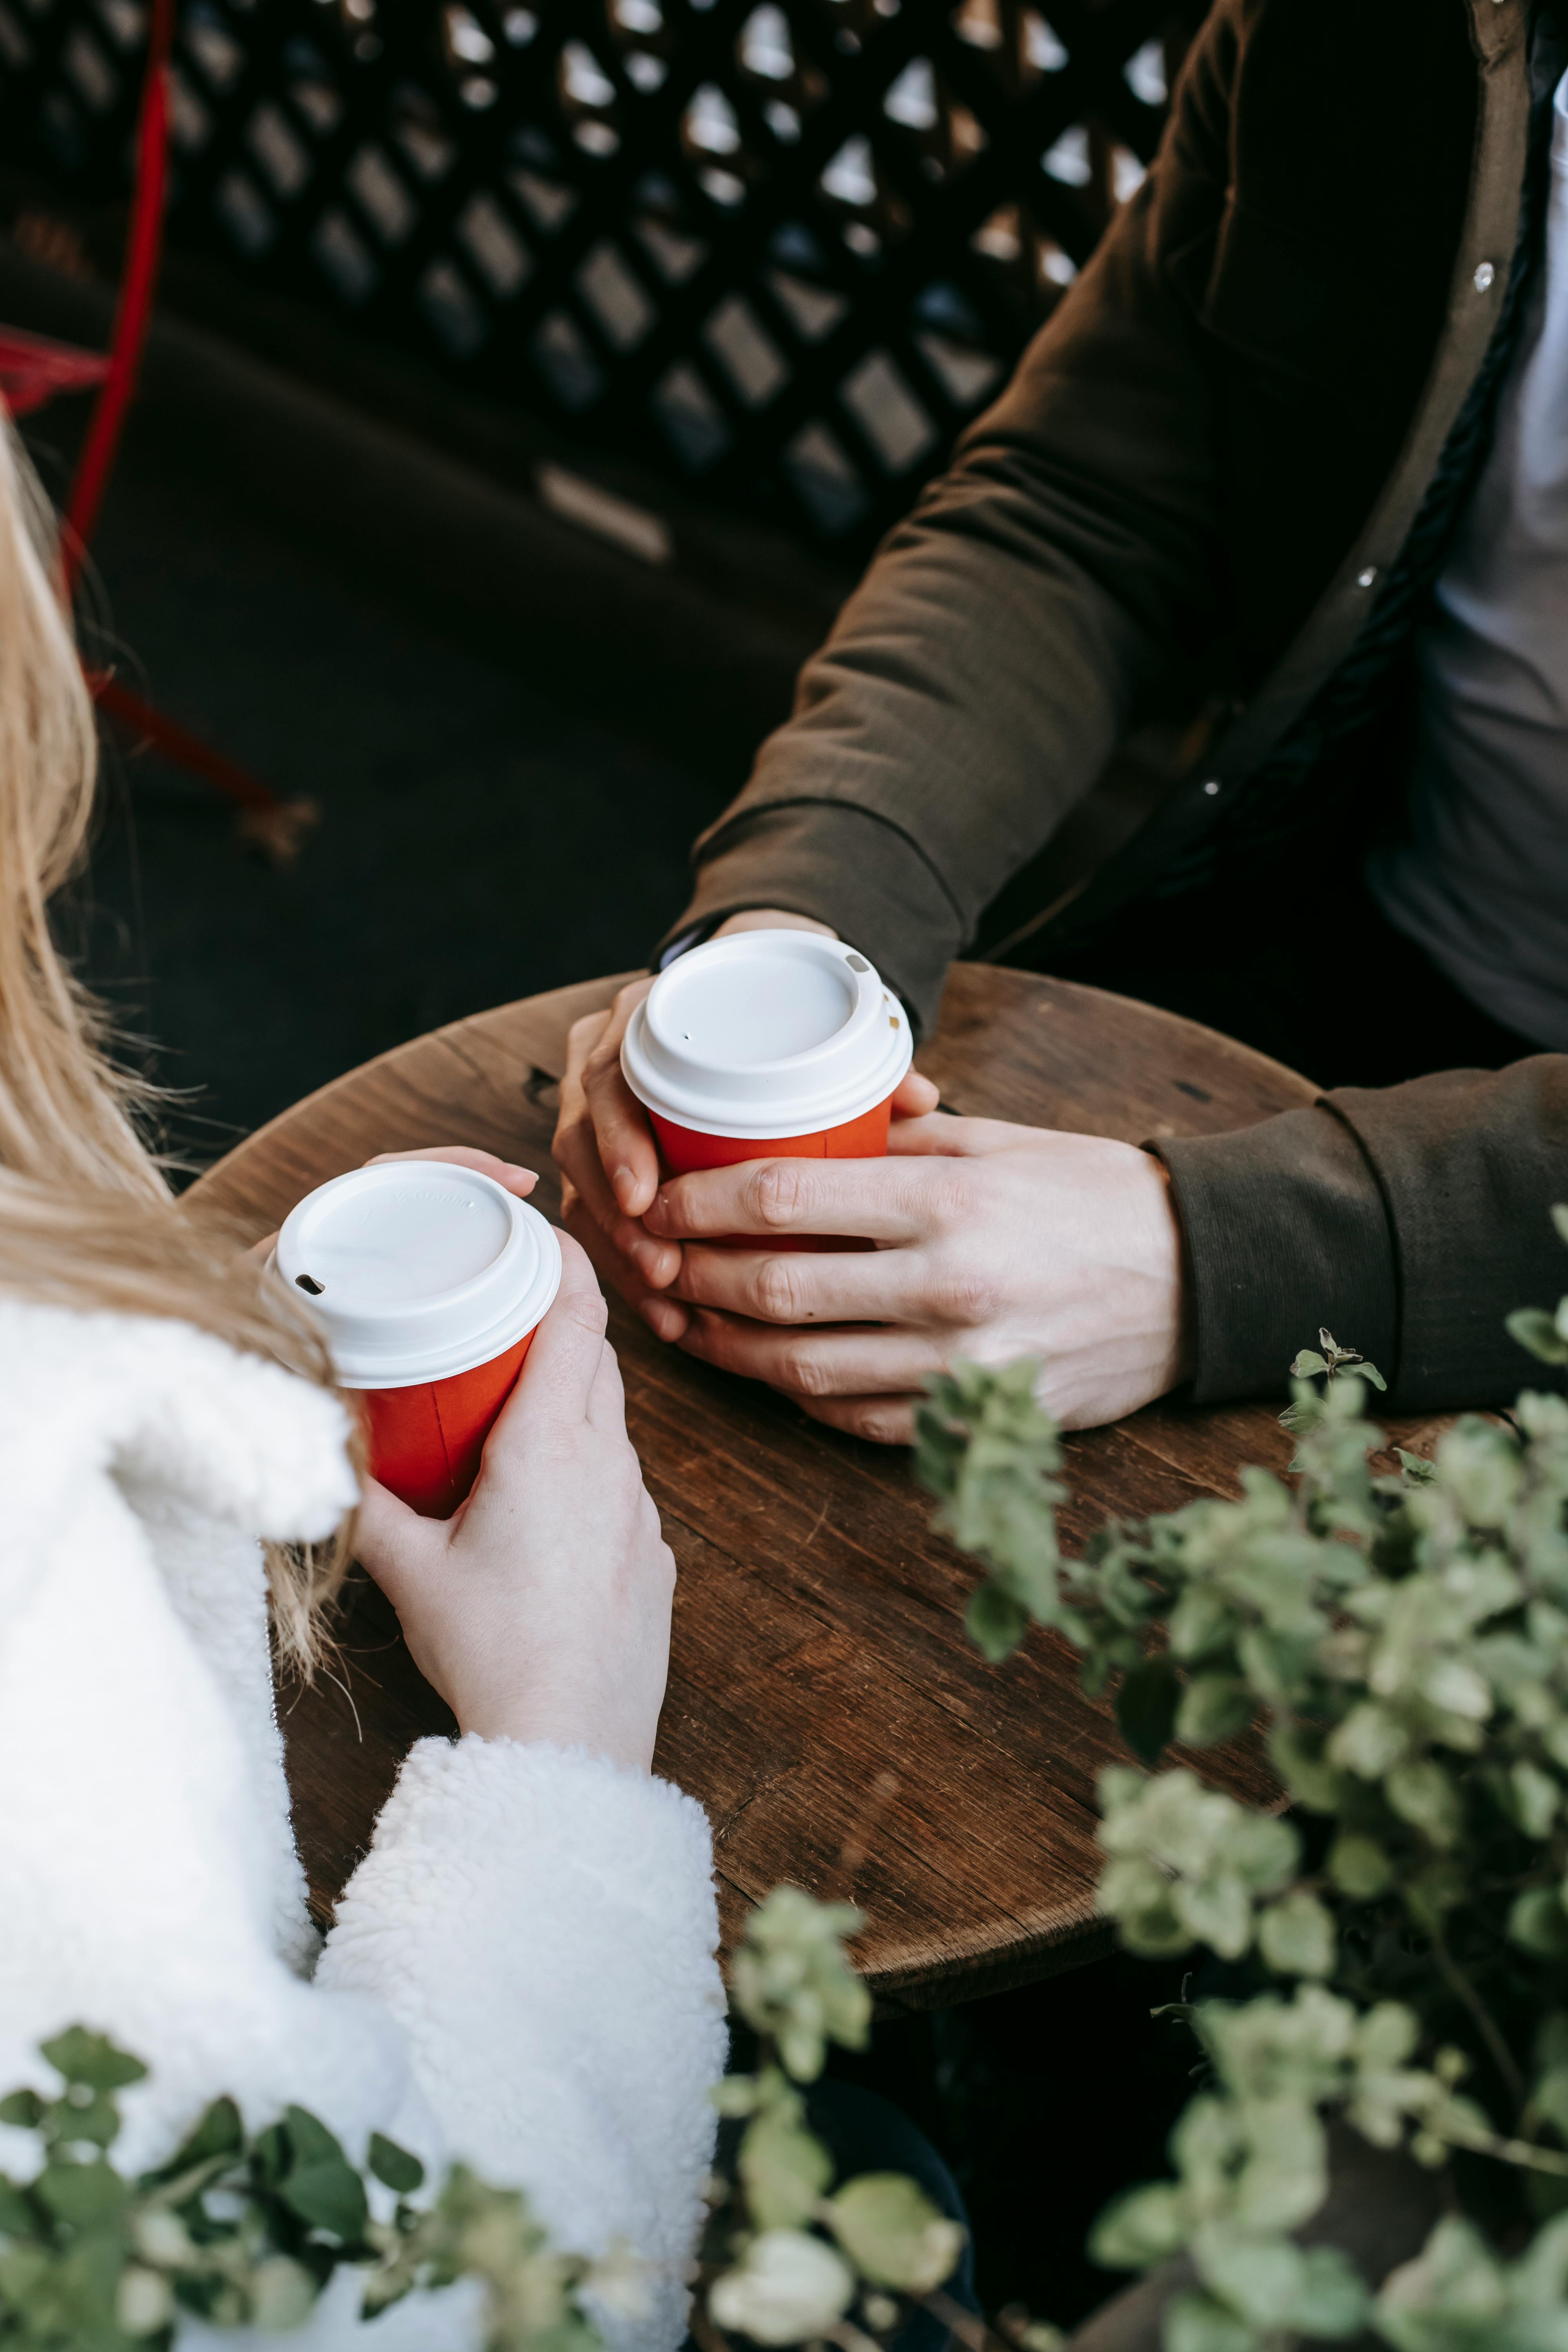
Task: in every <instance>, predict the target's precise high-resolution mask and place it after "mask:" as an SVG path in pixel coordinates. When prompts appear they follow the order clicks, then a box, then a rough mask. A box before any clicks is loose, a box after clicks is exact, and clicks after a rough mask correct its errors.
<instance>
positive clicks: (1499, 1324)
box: [1151, 1054, 1568, 1412]
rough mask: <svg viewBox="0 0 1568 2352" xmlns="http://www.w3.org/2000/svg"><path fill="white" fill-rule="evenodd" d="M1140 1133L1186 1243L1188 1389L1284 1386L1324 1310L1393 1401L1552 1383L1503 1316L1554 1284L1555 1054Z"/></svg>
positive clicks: (1461, 1399)
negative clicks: (1157, 1163)
mask: <svg viewBox="0 0 1568 2352" xmlns="http://www.w3.org/2000/svg"><path fill="white" fill-rule="evenodd" d="M1151 1148H1152V1149H1153V1150H1157V1151H1158V1153H1159V1155H1160V1157H1161V1158H1162V1159H1163V1161H1164V1163H1165V1166H1166V1167H1167V1168H1168V1170H1169V1171H1170V1175H1171V1185H1172V1192H1173V1196H1174V1199H1175V1202H1176V1208H1177V1212H1178V1214H1179V1216H1180V1218H1181V1222H1182V1229H1183V1234H1184V1242H1185V1248H1186V1258H1187V1276H1188V1297H1189V1303H1190V1311H1191V1315H1192V1325H1193V1360H1194V1382H1193V1395H1194V1400H1195V1401H1197V1402H1214V1401H1215V1400H1217V1399H1219V1398H1222V1397H1247V1396H1269V1395H1275V1394H1279V1393H1281V1392H1282V1391H1284V1390H1285V1389H1286V1387H1287V1385H1288V1378H1287V1367H1288V1365H1289V1361H1290V1359H1291V1357H1292V1356H1293V1355H1294V1354H1295V1352H1296V1349H1298V1348H1300V1347H1306V1346H1311V1345H1312V1344H1314V1342H1315V1339H1316V1334H1317V1331H1318V1327H1319V1326H1320V1324H1324V1325H1327V1327H1328V1328H1329V1329H1330V1330H1331V1331H1332V1332H1333V1334H1334V1337H1335V1338H1336V1339H1338V1340H1339V1341H1340V1342H1341V1344H1342V1346H1346V1347H1354V1348H1359V1349H1361V1351H1362V1353H1363V1355H1365V1356H1367V1357H1369V1358H1370V1359H1371V1360H1372V1361H1373V1363H1375V1364H1377V1365H1378V1366H1379V1367H1380V1369H1381V1370H1383V1371H1384V1372H1385V1373H1386V1374H1387V1375H1388V1378H1389V1381H1390V1396H1389V1402H1390V1403H1391V1404H1392V1405H1395V1406H1398V1407H1400V1408H1402V1409H1404V1410H1405V1411H1407V1412H1426V1411H1442V1410H1445V1409H1451V1408H1456V1407H1460V1406H1465V1405H1472V1406H1480V1405H1490V1404H1503V1403H1506V1402H1508V1401H1509V1400H1510V1398H1511V1397H1512V1396H1513V1395H1514V1394H1515V1393H1516V1391H1518V1390H1519V1389H1520V1388H1521V1387H1523V1386H1525V1385H1527V1384H1532V1385H1534V1386H1537V1387H1542V1386H1557V1385H1559V1384H1560V1383H1559V1382H1558V1381H1556V1380H1555V1378H1553V1377H1552V1375H1549V1374H1548V1373H1547V1371H1546V1370H1545V1368H1544V1367H1543V1366H1542V1365H1540V1364H1538V1363H1536V1362H1535V1360H1534V1359H1533V1358H1531V1357H1530V1356H1527V1355H1526V1354H1525V1352H1524V1350H1523V1349H1521V1348H1520V1347H1519V1346H1518V1345H1517V1343H1516V1342H1515V1341H1513V1340H1512V1339H1510V1338H1509V1336H1508V1334H1507V1332H1506V1330H1505V1329H1504V1318H1505V1316H1506V1315H1507V1314H1508V1312H1509V1310H1510V1308H1511V1307H1528V1306H1554V1305H1555V1304H1556V1301H1557V1299H1558V1297H1560V1295H1561V1294H1562V1293H1563V1291H1564V1290H1565V1289H1568V1253H1565V1252H1564V1251H1563V1246H1562V1244H1561V1243H1560V1242H1559V1241H1558V1239H1557V1237H1556V1234H1555V1232H1554V1230H1553V1227H1552V1220H1551V1215H1550V1212H1551V1208H1552V1203H1553V1202H1555V1201H1558V1200H1563V1199H1568V1056H1564V1055H1559V1054H1542V1055H1533V1056H1531V1058H1530V1059H1529V1060H1526V1061H1522V1062H1516V1063H1515V1064H1513V1066H1511V1067H1510V1068H1509V1069H1506V1070H1500V1071H1495V1072H1494V1071H1484V1070H1448V1071H1443V1072H1440V1073H1438V1074H1437V1075H1436V1076H1431V1077H1425V1078H1415V1079H1412V1080H1411V1081H1410V1082H1409V1083H1408V1084H1407V1085H1405V1086H1400V1087H1383V1088H1380V1089H1377V1090H1376V1091H1373V1090H1371V1089H1368V1088H1362V1087H1342V1088H1340V1089H1338V1090H1337V1091H1336V1092H1334V1093H1332V1094H1330V1095H1326V1096H1324V1097H1322V1099H1321V1101H1320V1102H1319V1103H1318V1104H1317V1105H1316V1106H1315V1107H1313V1108H1310V1109H1303V1110H1293V1111H1286V1112H1284V1113H1283V1114H1282V1115H1281V1116H1280V1117H1279V1118H1270V1119H1265V1120H1263V1121H1262V1122H1261V1123H1260V1124H1259V1125H1258V1126H1257V1127H1254V1128H1247V1129H1242V1130H1240V1131H1239V1132H1237V1133H1236V1134H1232V1135H1216V1136H1197V1137H1168V1138H1165V1139H1163V1140H1162V1141H1160V1142H1159V1143H1157V1144H1155V1145H1153V1146H1152V1147H1151Z"/></svg>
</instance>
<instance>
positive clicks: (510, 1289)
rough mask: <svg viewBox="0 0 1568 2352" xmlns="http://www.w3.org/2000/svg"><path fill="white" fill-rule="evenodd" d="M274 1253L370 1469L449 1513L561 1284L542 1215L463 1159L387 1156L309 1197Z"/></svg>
mask: <svg viewBox="0 0 1568 2352" xmlns="http://www.w3.org/2000/svg"><path fill="white" fill-rule="evenodd" d="M275 1263H276V1265H277V1268H278V1272H279V1274H280V1275H281V1276H282V1277H283V1279H284V1281H285V1282H288V1283H290V1284H292V1285H293V1286H295V1287H296V1288H298V1289H299V1290H300V1291H302V1292H303V1293H304V1294H305V1296H306V1297H308V1298H309V1299H310V1304H311V1306H312V1307H314V1308H315V1310H316V1312H317V1314H318V1315H319V1316H320V1317H321V1320H322V1322H323V1323H324V1324H325V1326H326V1328H327V1337H328V1339H329V1340H330V1342H331V1350H332V1361H333V1363H334V1365H335V1366H336V1369H337V1374H338V1378H339V1380H340V1381H342V1385H343V1387H344V1388H345V1389H348V1390H350V1391H353V1393H355V1394H357V1396H358V1397H359V1399H360V1402H361V1407H362V1410H363V1414H364V1418H365V1423H366V1427H367V1430H368V1432H369V1441H370V1468H371V1474H372V1475H373V1476H374V1477H376V1478H379V1479H380V1480H381V1481H382V1483H383V1485H384V1486H390V1487H391V1489H392V1491H393V1493H394V1494H395V1495H400V1496H402V1498H403V1500H404V1501H405V1503H407V1504H410V1505H411V1506H412V1507H413V1508H414V1509H415V1510H416V1511H421V1512H423V1513H424V1515H425V1517H426V1518H434V1519H444V1518H447V1517H450V1516H451V1514H452V1512H453V1511H455V1510H456V1509H457V1507H458V1504H459V1503H460V1502H461V1501H462V1499H463V1497H464V1496H465V1495H467V1493H468V1489H469V1487H470V1486H472V1485H473V1483H474V1480H475V1477H476V1476H477V1475H478V1474H479V1455H480V1454H481V1453H482V1451H483V1449H484V1443H485V1439H486V1437H487V1436H488V1435H489V1430H490V1426H491V1424H492V1423H493V1422H494V1420H495V1418H496V1415H497V1414H498V1413H499V1412H500V1409H501V1407H502V1405H503V1404H504V1403H505V1402H506V1400H507V1398H508V1396H509V1395H510V1392H511V1389H512V1385H513V1383H514V1381H516V1379H517V1376H518V1373H519V1372H520V1371H521V1369H522V1361H523V1358H524V1357H525V1356H526V1355H527V1353H528V1349H529V1342H530V1341H531V1339H532V1338H533V1334H534V1332H535V1331H536V1329H537V1328H538V1327H539V1323H540V1320H541V1318H542V1316H543V1314H544V1312H545V1309H546V1308H547V1307H549V1305H550V1303H551V1301H552V1299H553V1297H554V1296H555V1293H556V1290H557V1288H558V1287H559V1286H560V1281H561V1244H560V1243H559V1242H558V1241H557V1240H556V1238H555V1234H554V1232H553V1230H552V1227H551V1226H550V1225H549V1224H547V1223H546V1222H545V1220H544V1219H543V1218H542V1216H541V1215H540V1214H539V1212H538V1211H537V1209H531V1208H530V1207H529V1206H528V1204H527V1202H525V1201H520V1200H518V1199H517V1198H516V1197H515V1195H513V1194H512V1193H510V1192H507V1190H506V1189H505V1187H504V1186H503V1185H500V1184H497V1183H495V1182H493V1181H491V1179H490V1178H489V1177H488V1176H481V1175H479V1173H478V1171H476V1170H474V1169H472V1168H459V1167H456V1166H454V1165H453V1164H452V1163H450V1162H449V1161H447V1160H392V1161H388V1162H386V1163H384V1165H382V1166H380V1167H377V1168H357V1169H355V1170H354V1171H353V1172H352V1174H350V1175H347V1176H338V1177H334V1178H333V1180H332V1181H331V1183H330V1184H323V1185H322V1186H321V1188H320V1190H319V1191H317V1192H310V1193H308V1194H307V1195H306V1197H305V1199H304V1200H302V1201H301V1202H300V1205H299V1207H298V1208H297V1209H295V1210H294V1211H292V1213H290V1215H289V1217H288V1218H287V1219H286V1221H285V1223H284V1225H283V1229H282V1231H281V1233H280V1234H279V1236H278V1252H277V1257H276V1260H275Z"/></svg>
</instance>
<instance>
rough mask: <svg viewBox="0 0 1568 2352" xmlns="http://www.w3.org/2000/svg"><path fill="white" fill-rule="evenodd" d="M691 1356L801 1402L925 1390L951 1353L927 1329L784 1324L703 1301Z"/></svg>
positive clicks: (690, 1339) (693, 1326) (690, 1340)
mask: <svg viewBox="0 0 1568 2352" xmlns="http://www.w3.org/2000/svg"><path fill="white" fill-rule="evenodd" d="M680 1344H681V1346H682V1348H683V1349H685V1350H686V1352H687V1353H688V1354H689V1355H692V1356H700V1357H701V1359H702V1360H703V1362H704V1363H708V1364H714V1365H717V1366H718V1368H719V1369H720V1370H721V1371H727V1372H739V1373H741V1374H742V1376H743V1377H744V1378H745V1379H747V1380H753V1381H765V1382H766V1383H767V1385H768V1387H769V1388H772V1389H778V1390H779V1391H782V1392H783V1393H784V1395H786V1396H792V1397H795V1399H796V1400H797V1401H798V1402H800V1403H802V1404H809V1403H811V1402H814V1401H815V1400H817V1399H820V1398H825V1397H826V1398H832V1397H838V1398H845V1397H858V1396H876V1395H879V1394H882V1393H885V1392H890V1391H900V1392H902V1391H909V1390H912V1389H918V1388H919V1387H920V1385H921V1381H924V1380H925V1378H926V1377H927V1375H928V1374H929V1373H931V1372H935V1371H940V1370H942V1366H943V1364H944V1362H945V1360H946V1359H945V1356H944V1354H943V1351H942V1349H941V1348H939V1347H938V1346H937V1344H936V1342H935V1341H934V1340H933V1339H928V1338H927V1337H926V1335H925V1334H924V1333H923V1332H920V1331H879V1330H874V1329H873V1330H868V1329H867V1328H865V1327H864V1326H863V1325H853V1324H851V1325H849V1326H847V1328H840V1329H829V1330H822V1331H816V1330H810V1331H784V1330H780V1329H777V1328H774V1327H773V1326H772V1325H769V1324H764V1323H752V1322H749V1321H748V1320H747V1319H746V1318H745V1317H744V1316H740V1315H725V1314H723V1313H721V1312H719V1311H718V1310H716V1309H714V1308H711V1307H700V1308H699V1309H698V1310H697V1312H696V1313H695V1314H694V1315H693V1316H692V1318H691V1323H690V1327H689V1329H688V1331H687V1334H686V1336H685V1338H684V1339H682V1341H681V1343H680Z"/></svg>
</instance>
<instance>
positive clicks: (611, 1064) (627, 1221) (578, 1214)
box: [552, 907, 924, 1339]
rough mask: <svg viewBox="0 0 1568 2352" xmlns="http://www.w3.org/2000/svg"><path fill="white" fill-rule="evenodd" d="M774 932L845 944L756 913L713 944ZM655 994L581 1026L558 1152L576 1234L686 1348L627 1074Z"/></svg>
mask: <svg viewBox="0 0 1568 2352" xmlns="http://www.w3.org/2000/svg"><path fill="white" fill-rule="evenodd" d="M766 930H776V931H821V932H823V933H824V934H825V935H826V937H827V938H828V939H832V938H834V937H835V936H836V934H835V933H834V932H833V931H832V930H831V929H829V928H828V926H827V924H826V923H815V922H813V921H812V919H811V918H810V917H809V916H807V915H786V914H784V913H783V912H781V911H780V910H779V909H778V908H774V907H756V908H749V909H748V910H747V912H746V913H744V914H742V915H731V916H730V918H729V919H728V920H727V921H725V922H722V923H721V924H720V926H719V929H718V930H717V931H716V932H715V933H714V937H715V938H716V939H723V938H725V937H727V936H728V934H729V933H730V932H731V931H766ZM652 986H653V982H652V980H651V979H649V980H634V981H633V982H631V983H630V984H629V986H627V987H626V988H623V989H622V991H621V992H620V994H619V995H618V996H617V997H616V1001H615V1003H614V1004H612V1005H611V1007H610V1009H609V1011H608V1012H607V1013H587V1014H585V1015H584V1018H583V1019H582V1020H581V1021H575V1022H574V1023H573V1024H572V1032H571V1035H570V1037H569V1039H568V1041H567V1048H566V1075H565V1076H564V1077H563V1079H562V1081H561V1116H560V1118H559V1119H558V1120H557V1121H556V1126H555V1141H554V1145H553V1147H552V1148H553V1150H554V1153H555V1160H556V1164H557V1166H558V1167H559V1168H560V1171H561V1207H562V1215H563V1220H564V1223H565V1225H566V1228H567V1231H568V1232H569V1233H572V1234H575V1235H576V1237H577V1239H578V1240H579V1241H580V1242H581V1243H582V1244H583V1246H584V1249H585V1250H586V1251H587V1253H588V1255H589V1256H590V1257H591V1258H592V1259H593V1261H594V1264H595V1266H596V1267H597V1268H598V1271H599V1273H600V1275H601V1276H603V1278H604V1280H605V1281H606V1282H609V1283H613V1284H614V1286H615V1287H616V1289H617V1290H618V1291H619V1292H620V1294H621V1296H622V1297H623V1298H625V1299H626V1301H627V1302H628V1304H630V1305H631V1306H633V1307H636V1308H637V1311H638V1313H639V1314H640V1315H641V1316H642V1317H643V1318H644V1320H645V1321H646V1322H647V1324H648V1326H649V1327H650V1328H651V1329H652V1330H653V1331H655V1332H656V1333H657V1334H658V1338H659V1339H679V1338H680V1337H681V1335H682V1334H683V1332H684V1331H685V1329H686V1327H687V1325H688V1323H689V1321H690V1319H691V1317H690V1310H689V1308H688V1307H683V1306H681V1305H680V1303H679V1300H677V1299H673V1298H668V1297H664V1296H663V1295H662V1294H663V1293H664V1292H665V1291H667V1290H668V1287H669V1285H670V1284H671V1283H672V1282H673V1281H674V1280H675V1277H676V1276H677V1275H678V1274H679V1271H680V1247H679V1244H678V1243H676V1242H661V1241H656V1240H655V1239H654V1237H653V1235H652V1234H649V1233H646V1232H645V1231H644V1229H643V1226H642V1223H641V1219H642V1216H643V1213H644V1211H645V1210H646V1209H647V1208H648V1207H649V1205H650V1204H651V1202H652V1200H653V1196H654V1194H655V1193H656V1192H658V1150H656V1148H655V1145H654V1139H653V1129H652V1128H651V1127H650V1126H649V1125H648V1117H647V1111H646V1110H644V1108H643V1107H642V1105H641V1103H639V1102H638V1100H637V1097H636V1096H635V1095H634V1094H633V1092H632V1090H631V1088H630V1087H628V1086H627V1084H626V1079H625V1078H624V1077H623V1076H622V1075H621V1039H622V1038H623V1037H624V1036H625V1034H626V1023H627V1022H628V1021H629V1020H630V1019H631V1016H632V1010H633V1007H634V1006H635V1005H637V1004H640V1003H642V1000H643V998H644V997H645V996H646V995H647V992H648V990H649V989H650V988H651V987H652ZM923 1107H924V1106H922V1108H923Z"/></svg>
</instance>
